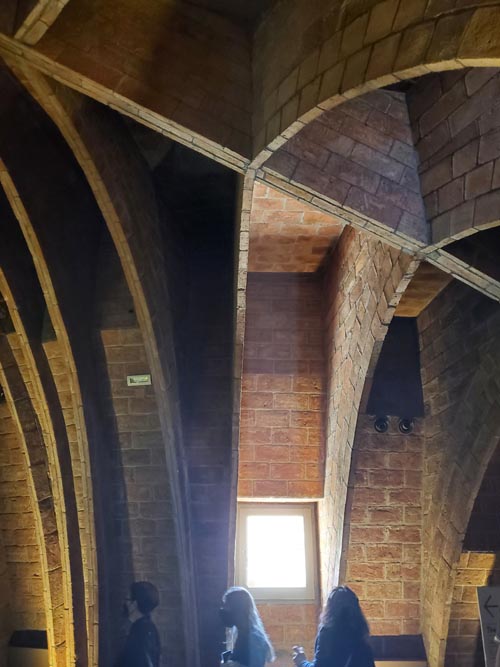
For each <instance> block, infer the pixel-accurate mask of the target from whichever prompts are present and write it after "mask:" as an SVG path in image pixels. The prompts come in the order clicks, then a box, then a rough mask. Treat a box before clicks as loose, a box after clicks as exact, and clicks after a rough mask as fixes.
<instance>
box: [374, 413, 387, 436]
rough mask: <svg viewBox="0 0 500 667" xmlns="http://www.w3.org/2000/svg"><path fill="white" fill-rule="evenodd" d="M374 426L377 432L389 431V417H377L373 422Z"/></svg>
mask: <svg viewBox="0 0 500 667" xmlns="http://www.w3.org/2000/svg"><path fill="white" fill-rule="evenodd" d="M373 426H374V428H375V430H376V431H377V433H387V429H388V428H389V418H388V417H377V418H376V419H375V421H374V423H373Z"/></svg>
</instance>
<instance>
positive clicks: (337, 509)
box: [320, 228, 417, 634]
mask: <svg viewBox="0 0 500 667" xmlns="http://www.w3.org/2000/svg"><path fill="white" fill-rule="evenodd" d="M369 258H370V260H371V261H369ZM374 266H377V267H380V268H379V270H378V273H376V272H375V269H374ZM416 268H417V264H416V263H415V262H412V261H411V259H410V258H409V257H408V256H406V255H403V254H402V253H399V252H397V251H393V250H392V249H391V250H389V249H388V248H387V246H384V245H383V244H382V243H379V242H376V241H372V240H371V239H369V237H368V236H365V235H364V234H361V233H359V232H357V231H355V230H354V229H352V228H350V229H346V231H345V232H344V234H343V235H342V237H341V239H340V241H339V243H338V245H337V247H336V249H335V252H334V253H333V254H332V256H331V260H330V264H329V266H328V268H327V273H326V279H325V290H326V300H327V309H326V313H327V364H328V378H329V382H328V388H327V435H326V438H327V440H326V470H325V473H326V477H325V499H324V501H323V502H322V503H321V504H320V535H321V553H322V583H323V590H325V591H326V590H329V589H330V588H331V586H332V585H333V584H334V583H335V582H336V581H338V577H339V566H340V556H341V553H340V551H341V548H340V544H341V541H342V533H343V521H344V510H345V503H346V495H347V485H348V479H349V470H350V468H351V453H352V448H353V443H354V435H355V429H356V421H357V412H358V408H359V404H360V400H361V393H362V390H363V385H364V381H365V377H366V374H367V371H368V367H369V364H370V361H371V360H372V354H373V352H374V349H375V351H376V350H378V349H380V345H381V343H382V341H383V339H384V337H385V334H386V331H387V327H388V325H389V323H390V321H391V319H392V316H393V314H394V309H395V307H396V306H397V303H398V301H399V298H400V297H401V294H402V292H403V291H404V289H405V287H406V285H407V284H408V282H409V280H410V278H411V276H412V275H413V273H414V271H415V270H416ZM375 357H376V353H375ZM372 363H373V360H372ZM376 472H377V471H374V473H373V474H376ZM394 472H395V475H396V476H397V477H398V480H397V481H394V484H395V488H394V490H395V491H396V490H399V489H397V488H396V487H398V486H399V485H400V483H401V480H400V473H401V471H399V470H396V471H394ZM381 488H383V487H381ZM369 490H370V491H371V492H374V491H375V492H376V491H377V489H376V488H375V487H374V488H373V489H369ZM357 531H358V538H359V539H358V541H366V539H370V541H375V542H383V541H385V540H384V536H385V529H384V528H381V527H366V528H364V527H363V528H361V527H358V528H357ZM351 540H352V541H355V540H353V534H352V533H351ZM359 589H360V594H361V596H362V597H363V598H364V597H365V588H364V585H361V586H359ZM386 630H387V634H390V631H389V630H388V629H387V628H386ZM381 631H382V628H381Z"/></svg>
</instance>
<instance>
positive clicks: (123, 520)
mask: <svg viewBox="0 0 500 667" xmlns="http://www.w3.org/2000/svg"><path fill="white" fill-rule="evenodd" d="M102 341H103V346H104V352H105V356H106V368H105V369H103V370H105V372H106V374H107V377H108V382H109V384H108V386H109V394H108V397H107V398H108V401H109V402H108V411H109V412H108V418H109V419H110V423H109V424H108V429H109V434H110V437H111V439H112V443H113V444H112V457H113V479H112V480H110V481H111V484H112V488H113V493H112V498H113V506H112V510H111V522H112V529H113V533H114V535H115V536H116V540H117V543H118V544H119V545H120V546H119V547H118V548H117V550H116V553H115V558H116V565H115V574H114V580H113V582H112V590H111V596H112V608H113V609H119V608H120V604H121V602H122V601H123V599H124V597H125V596H126V594H127V590H128V586H129V585H130V582H131V581H134V580H147V581H151V582H153V583H154V584H155V585H156V586H157V587H158V589H159V590H160V596H161V598H160V600H161V601H160V606H159V608H158V609H157V611H155V614H154V617H155V622H156V623H157V626H158V629H159V631H160V638H161V642H162V646H163V662H162V664H163V665H166V664H167V659H168V660H171V661H172V664H174V665H177V664H179V665H180V664H182V662H183V646H182V642H179V641H177V638H178V637H179V635H180V634H181V633H182V618H181V617H180V616H179V613H178V609H179V606H180V601H179V596H180V585H179V584H180V582H179V579H178V577H177V574H176V573H177V570H178V564H177V553H176V546H175V540H174V539H173V538H174V535H175V528H174V519H173V510H172V501H171V496H170V490H169V481H168V472H167V467H166V457H165V449H164V445H163V440H162V436H161V430H160V423H159V416H158V407H157V403H156V400H155V396H154V391H153V387H152V386H149V387H127V375H133V374H137V373H147V372H149V367H148V363H147V361H146V352H145V349H144V345H143V342H142V337H141V333H140V331H139V330H138V329H137V328H135V329H121V330H120V329H110V330H106V331H103V332H102ZM117 622H119V618H118V615H117V616H116V617H115V619H114V626H115V644H114V646H115V651H117V650H118V644H117V642H116V632H117V630H118V629H117V627H116V623H117Z"/></svg>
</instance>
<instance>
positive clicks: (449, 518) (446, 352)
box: [418, 283, 500, 666]
mask: <svg viewBox="0 0 500 667" xmlns="http://www.w3.org/2000/svg"><path fill="white" fill-rule="evenodd" d="M418 322H419V329H420V332H421V367H422V382H423V389H424V400H425V403H426V418H425V425H424V432H425V440H426V443H425V447H426V452H425V463H424V485H423V491H424V505H423V508H424V522H423V535H422V541H423V545H422V546H423V570H422V630H423V633H424V638H425V641H426V647H427V654H428V658H429V664H430V665H432V666H434V665H441V664H443V660H444V655H445V645H446V637H447V634H448V624H449V618H450V611H451V598H452V591H453V586H454V581H455V577H456V573H457V567H458V562H459V558H460V553H461V545H462V541H463V538H464V535H465V532H466V528H467V525H468V522H469V517H470V514H471V511H472V507H473V503H474V500H475V497H476V495H477V493H478V490H479V487H480V484H481V481H482V477H483V474H484V470H485V469H486V466H487V464H488V461H489V459H490V457H491V456H492V454H493V452H494V450H495V448H496V446H497V443H498V440H499V438H500V423H499V415H500V406H499V404H498V400H499V396H500V393H499V387H498V377H499V370H498V369H499V364H500V357H499V354H498V344H497V342H496V341H497V339H498V335H499V332H500V310H499V307H498V305H497V304H495V303H494V302H493V301H490V300H488V299H486V298H485V297H482V296H480V295H478V294H476V293H474V292H473V291H472V290H470V289H468V288H466V287H464V286H462V285H460V284H457V283H454V284H452V285H451V286H449V287H448V288H446V289H445V290H444V291H443V292H442V293H441V294H440V296H439V297H438V298H437V299H436V300H435V301H434V302H433V303H432V304H431V305H430V306H429V308H427V310H426V311H424V313H423V314H422V315H421V316H420V317H419V320H418Z"/></svg>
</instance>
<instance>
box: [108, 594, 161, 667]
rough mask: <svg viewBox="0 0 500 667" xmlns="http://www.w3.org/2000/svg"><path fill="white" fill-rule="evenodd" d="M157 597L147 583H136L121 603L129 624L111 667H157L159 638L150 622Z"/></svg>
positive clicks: (158, 662) (159, 650) (157, 600)
mask: <svg viewBox="0 0 500 667" xmlns="http://www.w3.org/2000/svg"><path fill="white" fill-rule="evenodd" d="M159 599H160V596H159V594H158V589H157V588H156V586H154V585H153V584H151V583H150V582H149V581H135V582H134V583H133V584H131V586H130V589H129V595H128V597H127V598H126V599H125V601H124V603H123V614H124V615H125V616H127V618H128V619H129V621H130V622H131V623H132V625H131V626H130V629H129V632H128V635H127V639H126V640H125V645H124V647H123V650H122V651H121V652H120V655H119V657H118V660H117V661H116V662H115V665H114V667H159V665H160V652H161V647H160V637H159V635H158V630H157V629H156V626H155V624H154V623H153V621H152V620H151V612H152V611H153V609H155V608H156V607H157V606H158V603H159Z"/></svg>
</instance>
